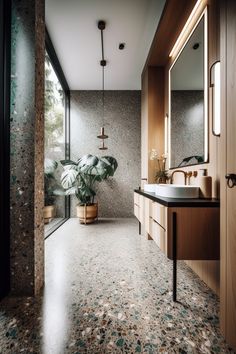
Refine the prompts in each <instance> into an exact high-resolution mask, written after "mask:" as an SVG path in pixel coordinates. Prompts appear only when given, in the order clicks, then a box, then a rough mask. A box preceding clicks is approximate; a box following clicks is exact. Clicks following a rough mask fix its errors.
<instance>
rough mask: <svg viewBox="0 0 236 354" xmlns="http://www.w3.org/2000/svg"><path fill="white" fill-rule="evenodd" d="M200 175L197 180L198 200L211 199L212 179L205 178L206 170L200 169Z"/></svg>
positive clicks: (209, 177)
mask: <svg viewBox="0 0 236 354" xmlns="http://www.w3.org/2000/svg"><path fill="white" fill-rule="evenodd" d="M200 171H202V175H201V176H200V178H199V186H200V198H204V199H211V198H212V177H211V176H207V169H206V168H203V169H200Z"/></svg>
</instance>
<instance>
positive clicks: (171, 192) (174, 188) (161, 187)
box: [155, 184, 199, 199]
mask: <svg viewBox="0 0 236 354" xmlns="http://www.w3.org/2000/svg"><path fill="white" fill-rule="evenodd" d="M155 194H156V195H157V196H160V197H166V198H180V199H182V198H184V199H185V198H199V187H197V186H182V185H179V184H156V188H155Z"/></svg>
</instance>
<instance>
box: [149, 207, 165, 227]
mask: <svg viewBox="0 0 236 354" xmlns="http://www.w3.org/2000/svg"><path fill="white" fill-rule="evenodd" d="M152 218H153V220H155V221H157V222H158V224H160V225H161V226H162V227H164V229H166V220H167V208H166V207H165V206H163V205H161V204H159V203H156V202H154V203H153V205H152Z"/></svg>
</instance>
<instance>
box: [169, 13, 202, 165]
mask: <svg viewBox="0 0 236 354" xmlns="http://www.w3.org/2000/svg"><path fill="white" fill-rule="evenodd" d="M207 62H208V58H207V12H206V10H205V11H204V13H203V15H202V16H201V18H200V19H199V21H198V22H197V24H196V25H195V27H194V29H193V31H192V32H191V34H190V36H189V38H188V39H187V41H186V42H185V44H184V46H183V47H182V49H181V50H180V52H179V54H178V56H177V58H176V59H175V61H174V63H173V64H172V66H171V68H170V70H169V118H170V120H169V149H168V150H169V168H176V167H183V166H189V165H196V164H201V163H204V162H207V161H208V104H207V96H208V84H207V82H208V79H207Z"/></svg>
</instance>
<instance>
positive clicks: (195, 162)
mask: <svg viewBox="0 0 236 354" xmlns="http://www.w3.org/2000/svg"><path fill="white" fill-rule="evenodd" d="M201 20H203V25H204V30H203V32H204V43H203V46H204V60H203V62H204V63H203V66H204V68H203V73H204V84H203V86H204V109H203V110H204V122H203V126H204V132H203V140H204V141H203V144H204V151H203V155H202V156H203V160H202V161H198V160H197V159H195V158H192V159H190V160H189V161H188V162H185V163H184V164H181V162H180V163H178V164H173V163H172V159H171V149H173V148H174V147H173V144H172V143H171V70H172V69H173V68H174V65H175V64H176V62H177V61H178V59H179V57H180V55H181V53H182V52H183V50H184V49H185V47H186V46H187V44H188V42H189V40H190V38H191V37H192V35H193V34H194V31H195V29H196V28H197V27H198V25H199V23H200V22H201ZM168 96H169V100H168V101H169V102H168V167H169V169H175V168H178V167H185V166H192V165H198V164H203V163H208V162H209V153H208V150H209V149H208V144H209V143H208V134H209V133H208V132H209V128H208V124H209V123H208V121H209V119H208V13H207V7H206V8H205V9H204V11H203V12H202V14H201V15H200V16H199V18H198V20H197V21H196V23H195V24H194V26H193V28H192V30H191V31H190V33H189V34H188V36H187V38H186V39H185V41H184V43H183V45H182V46H181V48H180V50H179V52H178V54H177V55H176V57H175V59H174V61H173V63H172V65H171V66H170V68H169V75H168ZM180 139H181V137H180ZM186 157H188V156H186Z"/></svg>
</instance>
